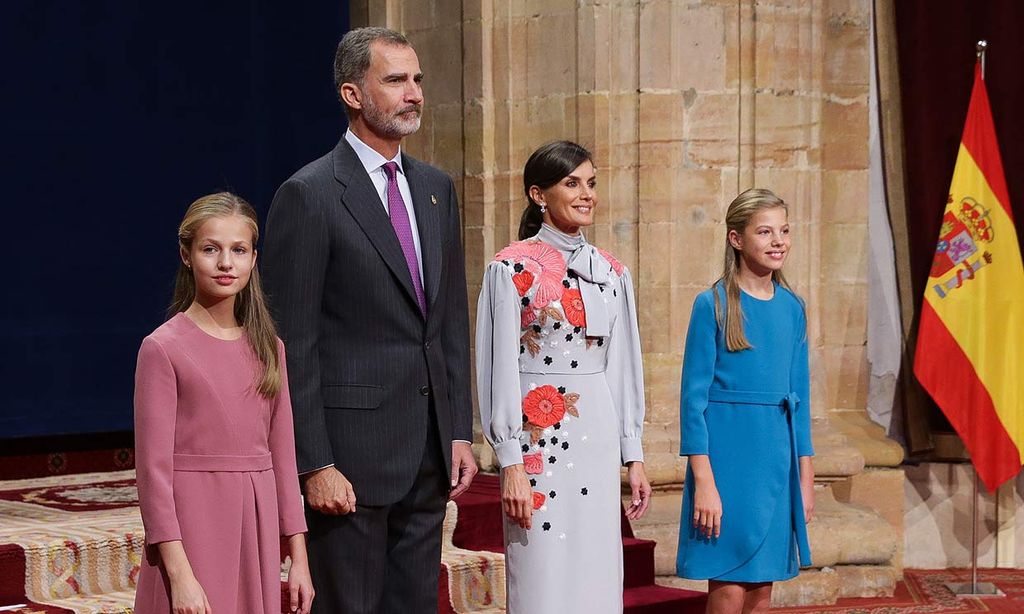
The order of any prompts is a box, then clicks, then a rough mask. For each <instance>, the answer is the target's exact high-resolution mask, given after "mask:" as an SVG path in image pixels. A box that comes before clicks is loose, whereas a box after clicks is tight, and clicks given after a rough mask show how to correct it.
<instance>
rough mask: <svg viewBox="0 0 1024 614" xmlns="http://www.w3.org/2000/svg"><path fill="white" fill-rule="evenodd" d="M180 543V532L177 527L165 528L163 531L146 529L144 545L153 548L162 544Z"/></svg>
mask: <svg viewBox="0 0 1024 614" xmlns="http://www.w3.org/2000/svg"><path fill="white" fill-rule="evenodd" d="M177 541H181V531H179V530H178V527H167V528H164V529H146V545H147V546H153V545H156V544H161V543H163V542H177Z"/></svg>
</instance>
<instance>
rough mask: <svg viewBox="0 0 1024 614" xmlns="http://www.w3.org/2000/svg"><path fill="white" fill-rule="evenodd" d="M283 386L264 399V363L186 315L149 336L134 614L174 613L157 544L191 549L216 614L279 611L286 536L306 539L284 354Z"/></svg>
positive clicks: (143, 376)
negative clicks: (260, 385) (257, 384)
mask: <svg viewBox="0 0 1024 614" xmlns="http://www.w3.org/2000/svg"><path fill="white" fill-rule="evenodd" d="M278 348H279V350H278V351H279V353H280V356H281V368H282V379H283V382H284V384H283V386H282V388H281V392H280V394H278V395H277V398H275V399H272V400H268V399H265V398H264V397H262V396H260V395H259V393H257V392H256V391H255V390H254V384H253V383H254V381H255V378H256V374H257V373H258V371H257V366H258V364H259V363H258V361H257V359H256V357H255V355H254V354H253V352H252V350H251V349H250V348H249V345H248V342H247V341H246V339H245V337H244V336H243V337H242V338H240V339H237V340H234V341H225V340H222V339H217V338H216V337H212V336H210V335H208V334H207V333H205V332H203V330H202V329H200V328H199V327H198V326H197V325H196V324H195V323H194V322H192V320H190V319H189V318H188V317H187V316H185V315H184V314H182V313H179V314H177V315H175V316H174V317H173V318H171V319H170V320H168V321H167V322H166V323H165V324H164V325H163V326H161V327H160V328H158V329H156V330H155V331H153V334H151V335H150V336H148V337H146V339H145V340H143V342H142V348H141V349H140V350H139V360H138V367H137V370H136V374H135V460H136V470H137V473H138V485H139V504H140V506H141V508H142V521H143V524H144V525H145V528H146V546H147V547H146V560H145V561H143V563H142V569H141V572H140V574H139V583H138V589H137V591H136V595H135V612H136V614H149V613H150V612H157V613H160V614H166V613H168V612H170V611H171V607H170V595H169V594H168V591H169V585H168V584H167V578H166V574H165V573H164V571H163V568H162V567H161V565H160V557H159V553H158V552H157V549H156V547H155V544H157V543H159V542H165V541H172V540H181V541H182V544H183V546H184V548H185V553H186V555H187V556H188V560H189V563H190V564H191V566H192V570H193V572H194V573H195V575H196V579H197V580H198V581H199V583H200V584H201V585H202V587H203V590H204V591H205V592H206V597H207V599H209V601H210V606H211V607H212V608H213V611H214V612H217V614H230V613H232V612H237V613H245V614H254V613H259V612H263V613H271V612H272V613H274V614H279V613H280V612H281V577H280V570H281V542H280V540H281V536H287V535H294V534H296V533H302V532H305V530H306V522H305V518H304V517H303V510H302V502H301V499H300V496H299V482H298V476H297V473H296V469H295V440H294V436H293V430H292V429H293V427H292V410H291V402H290V401H289V397H288V384H287V381H288V379H287V374H286V373H284V372H283V369H284V363H285V361H284V346H283V345H282V344H281V342H280V340H279V341H278Z"/></svg>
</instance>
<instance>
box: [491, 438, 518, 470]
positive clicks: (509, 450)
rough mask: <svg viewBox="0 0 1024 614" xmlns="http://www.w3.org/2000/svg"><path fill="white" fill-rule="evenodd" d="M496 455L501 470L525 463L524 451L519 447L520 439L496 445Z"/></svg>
mask: <svg viewBox="0 0 1024 614" xmlns="http://www.w3.org/2000/svg"><path fill="white" fill-rule="evenodd" d="M494 454H495V455H497V457H498V464H499V465H501V468H502V469H504V468H505V467H509V466H512V465H521V464H522V463H523V449H522V448H521V447H519V440H518V439H509V440H506V441H503V442H501V443H496V444H494Z"/></svg>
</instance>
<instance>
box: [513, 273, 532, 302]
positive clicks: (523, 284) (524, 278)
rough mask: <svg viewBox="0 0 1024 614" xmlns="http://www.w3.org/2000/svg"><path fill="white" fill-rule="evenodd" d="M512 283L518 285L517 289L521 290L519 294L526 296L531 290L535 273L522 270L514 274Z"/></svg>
mask: <svg viewBox="0 0 1024 614" xmlns="http://www.w3.org/2000/svg"><path fill="white" fill-rule="evenodd" d="M512 283H514V284H515V285H516V290H518V291H519V296H526V293H527V292H529V290H530V286H532V285H533V273H531V272H529V271H522V272H519V273H516V274H515V275H513V276H512Z"/></svg>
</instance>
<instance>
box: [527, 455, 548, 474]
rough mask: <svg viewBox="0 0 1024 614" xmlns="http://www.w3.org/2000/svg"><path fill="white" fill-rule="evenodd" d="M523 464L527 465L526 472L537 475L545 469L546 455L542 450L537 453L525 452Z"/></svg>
mask: <svg viewBox="0 0 1024 614" xmlns="http://www.w3.org/2000/svg"><path fill="white" fill-rule="evenodd" d="M523 465H524V466H525V467H526V473H527V474H529V475H537V474H539V473H541V472H542V471H544V456H543V455H541V453H540V452H537V453H535V454H524V455H523Z"/></svg>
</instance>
